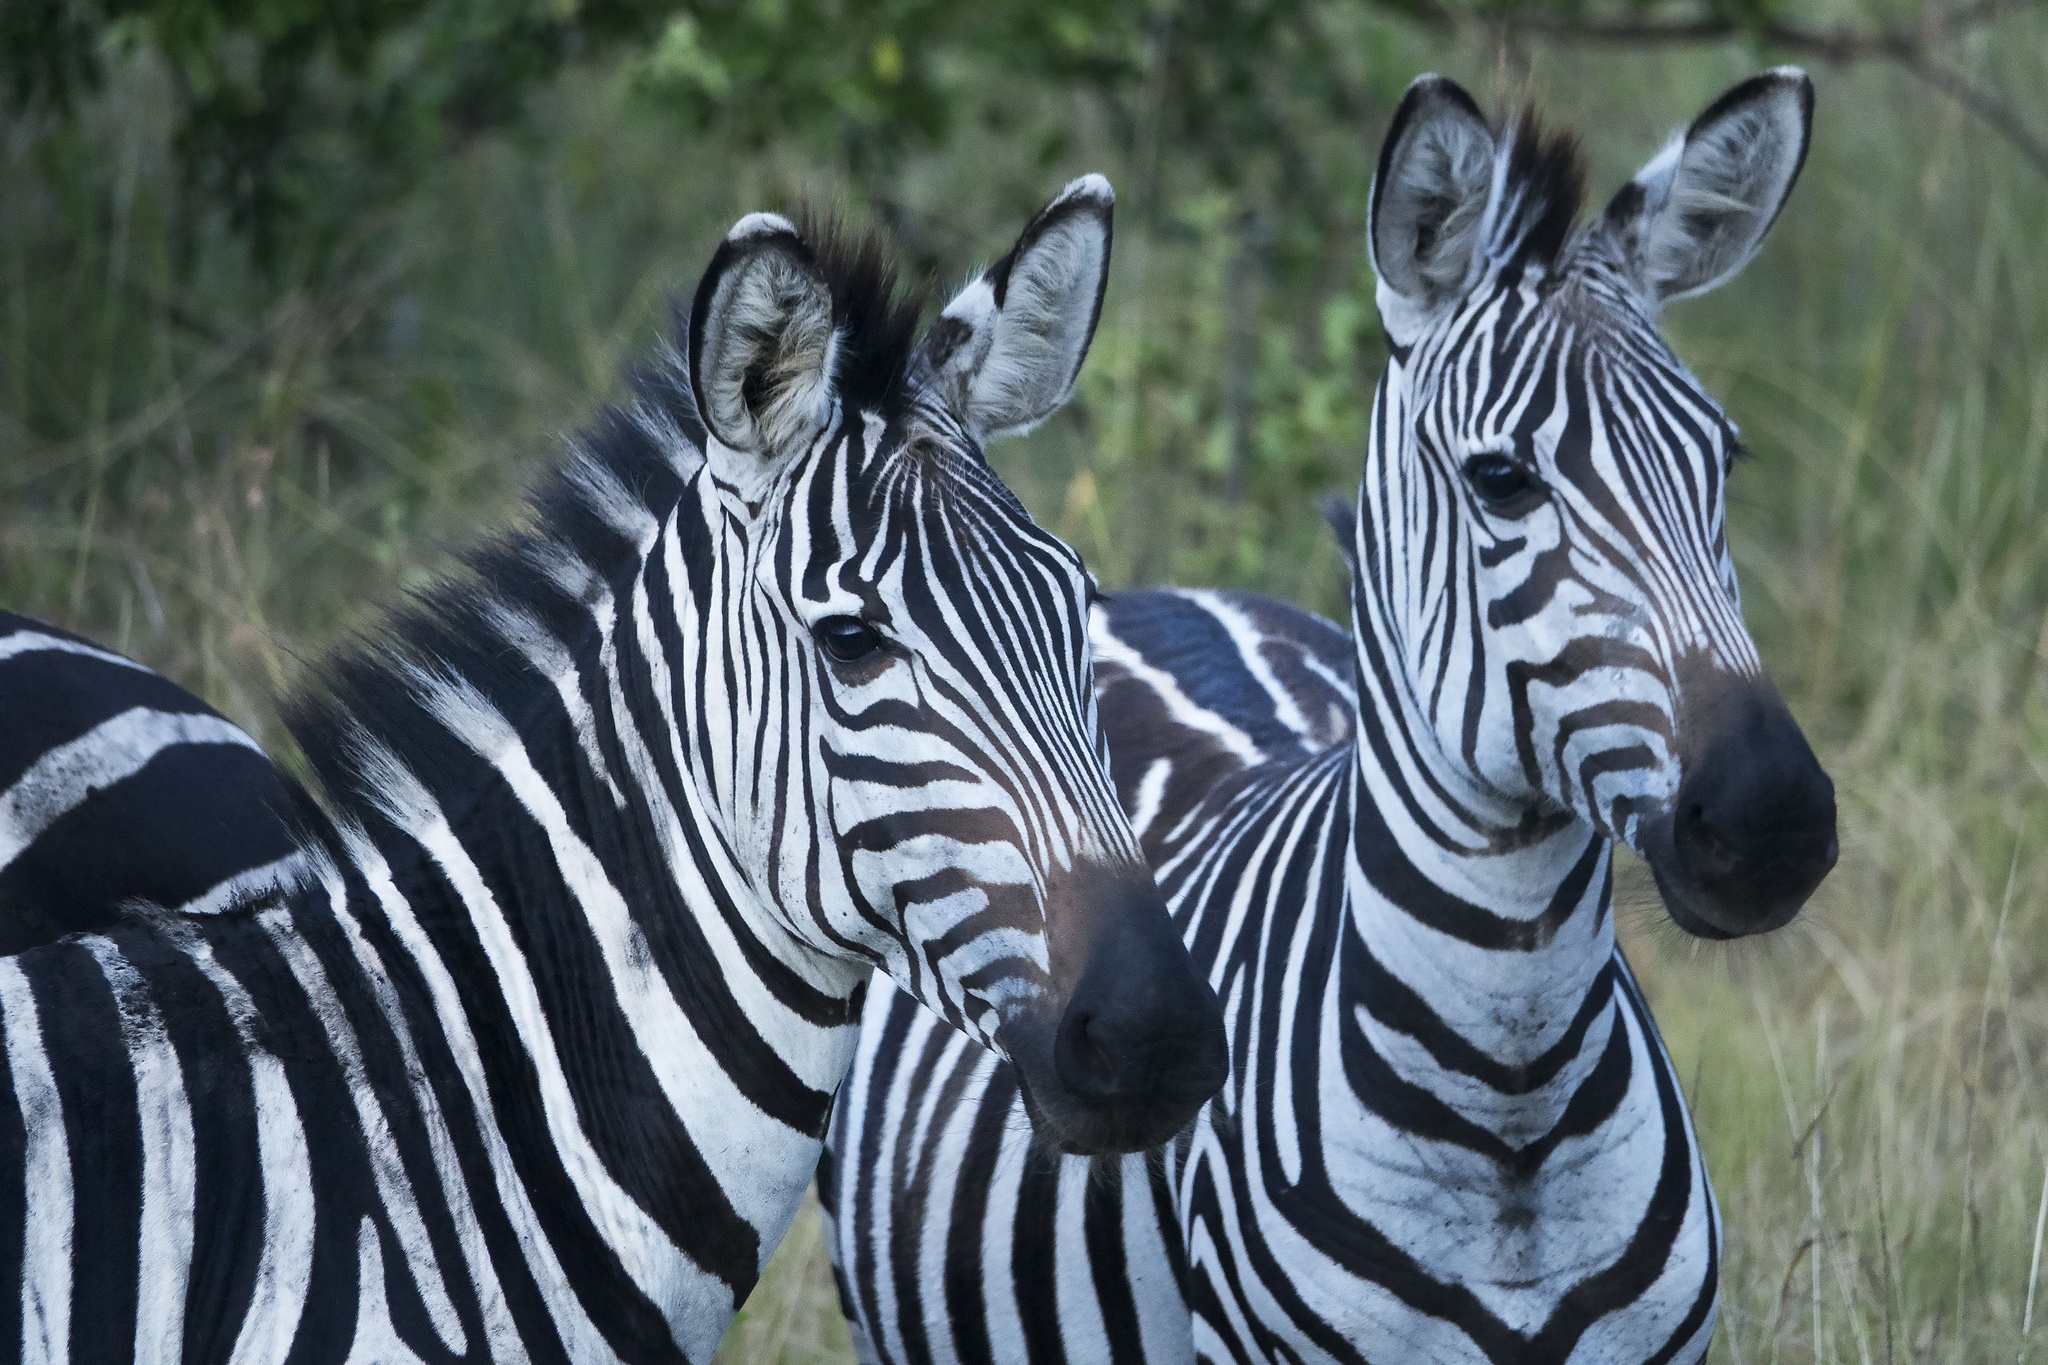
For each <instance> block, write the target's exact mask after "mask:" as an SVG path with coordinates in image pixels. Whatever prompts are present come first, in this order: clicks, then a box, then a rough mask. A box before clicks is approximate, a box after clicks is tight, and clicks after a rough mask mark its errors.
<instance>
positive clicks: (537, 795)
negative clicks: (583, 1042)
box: [430, 684, 852, 1295]
mask: <svg viewBox="0 0 2048 1365" xmlns="http://www.w3.org/2000/svg"><path fill="white" fill-rule="evenodd" d="M614 686H616V684H614ZM623 700H625V698H623V696H614V700H612V704H614V706H623ZM430 704H432V708H434V714H436V716H438V718H440V720H442V724H446V726H449V729H451V731H453V733H455V735H457V737H459V739H463V743H467V745H469V747H473V749H475V751H477V753H479V755H481V757H483V759H485V761H489V763H492V765H494V767H496V769H498V774H500V776H502V778H504V780H506V784H508V786H510V788H512V794H514V796H518V800H520V804H522V806H526V810H528V814H532V819H535V821H539V825H541V829H543V831H545V833H547V843H549V853H553V860H555V868H557V870H559V874H561V880H563V884H565V886H567V888H569V894H573V896H575V902H578V905H580V907H582V911H584V919H586V921H588V923H590V933H592V937H594V939H596V943H598V948H600V950H602V954H604V968H606V974H608V978H610V984H612V995H614V999H616V1003H618V1009H621V1013H623V1015H625V1019H627V1027H631V1029H633V1042H637V1044H639V1050H641V1054H643V1056H645V1058H647V1066H649V1068H651V1070H653V1076H655V1083H657V1085H659V1087H662V1095H664V1097H666V1099H668V1103H670V1109H674V1111H676V1115H678V1117H680V1119H682V1121H684V1126H686V1128H688V1132H690V1142H692V1144H694V1146H696V1150H698V1154H700V1156H702V1158H705V1164H707V1166H711V1175H713V1179H715V1181H717V1183H719V1189H723V1191H725V1197H727V1199H729V1201H731V1205H733V1209H735V1212H737V1214H739V1216H741V1218H745V1220H748V1222H750V1224H752V1226H754V1228H756V1230H760V1234H762V1252H764V1254H766V1252H768V1250H772V1248H774V1244H776V1242H778V1240H780V1238H782V1232H784V1230H786V1228H788V1220H791V1216H793V1214H795V1212H797V1203H799V1201H801V1199H803V1189H805V1185H809V1183H811V1171H813V1169H815V1166H817V1140H815V1138H811V1136H809V1134H803V1132H797V1130H795V1128H788V1126H786V1124H782V1121H780V1119H774V1117H770V1115H768V1113H764V1111H762V1109H760V1107H758V1105H756V1103H754V1101H752V1099H748V1093H745V1091H741V1089H739V1085H735V1083H733V1078H731V1076H729V1074H727V1072H725V1066H721V1064H719V1058H717V1056H713V1052H711V1048H709V1046H705V1040H702V1038H700V1036H698V1033H696V1027H694V1025H692V1023H690V1017H688V1013H684V1009H682V1003H680V1001H678V999H676V995H674V993H672V990H670V986H668V978H666V976H664V972H662V968H659V964H657V962H655V956H653V950H651V948H649V945H647V935H645V931H643V929H641V927H639V925H637V923H635V921H633V913H631V911H629V909H627V902H625V896H621V894H618V888H616V886H612V882H610V878H608V876H606V870H604V864H602V862H598V855H596V853H592V851H590V845H586V843H584V841H582V839H580V837H578V835H575V831H573V829H571V825H569V817H567V812H565V810H563V806H561V800H559V798H557V796H555V790H553V788H551V786H549V784H547V780H545V778H543V776H541V774H539V772H537V769H535V765H532V757H530V755H528V753H526V747H524V745H522V743H520V737H518V733H516V731H514V729H512V726H510V724H508V722H506V720H504V716H502V714H498V710H496V708H492V706H489V702H485V700H483V698H481V696H475V694H473V692H469V690H457V688H446V686H444V688H436V690H434V694H432V698H430ZM621 731H623V735H625V733H627V726H621ZM627 749H629V753H631V751H633V749H639V743H637V735H635V739H633V743H627ZM635 757H645V755H643V753H641V755H635ZM635 767H641V763H635ZM635 776H637V778H639V780H641V784H647V782H649V780H651V778H653V776H655V774H653V763H651V759H649V761H647V763H645V772H637V774H635ZM664 806H666V802H662V804H657V806H655V814H657V817H659V814H664V812H666V814H668V819H670V821H674V812H672V810H664ZM662 825H664V823H662V821H659V819H657V827H662ZM664 833H666V835H670V847H668V849H664V851H668V853H670V857H668V862H670V866H672V868H680V864H682V862H688V860H684V857H682V853H684V843H682V837H680V835H682V831H680V827H676V829H664ZM678 888H680V890H682V892H684V896H688V902H690V909H692V911H694V919H696V921H698V923H700V925H702V927H705V929H707V933H709V931H711V925H713V923H715V921H721V915H719V913H717V909H715V907H713V905H709V894H705V892H702V890H700V888H692V886H688V884H680V886H678ZM692 890H698V894H696V896H692V894H690V892H692ZM721 927H723V925H721ZM711 937H713V939H715V937H719V935H717V933H713V935H711ZM721 966H723V968H725V976H727V988H733V986H737V984H739V982H754V984H756V988H758V986H760V982H758V978H756V974H754V970H752V968H750V966H748V964H745V962H743V960H741V958H739V954H737V952H735V954H733V960H729V962H723V964H721ZM735 972H737V976H735ZM735 995H737V990H735ZM741 999H743V997H741ZM750 1019H752V1015H750ZM811 1033H813V1038H811V1040H805V1042H809V1044H811V1048H813V1050H815V1048H817V1042H821V1040H817V1033H819V1029H811ZM840 1033H842V1036H844V1046H840V1048H838V1050H831V1054H829V1060H831V1062H834V1081H838V1078H840V1076H844V1074H846V1062H848V1060H850V1048H852V1038H850V1029H842V1031H840ZM719 1283H721V1285H723V1281H719ZM725 1293H727V1295H729V1289H727V1291H725Z"/></svg>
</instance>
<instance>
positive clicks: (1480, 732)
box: [1355, 68, 1836, 937]
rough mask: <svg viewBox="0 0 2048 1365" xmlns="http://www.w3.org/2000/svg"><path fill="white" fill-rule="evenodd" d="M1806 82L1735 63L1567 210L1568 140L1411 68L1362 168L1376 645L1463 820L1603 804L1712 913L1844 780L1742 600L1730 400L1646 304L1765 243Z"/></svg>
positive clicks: (1502, 831)
mask: <svg viewBox="0 0 2048 1365" xmlns="http://www.w3.org/2000/svg"><path fill="white" fill-rule="evenodd" d="M1812 109H1813V87H1812V85H1811V83H1810V82H1809V81H1808V80H1807V78H1806V75H1805V73H1803V72H1801V71H1798V70H1796V69H1792V68H1782V69H1779V70H1776V71H1771V72H1768V73H1766V74H1764V75H1762V76H1758V77H1756V78H1754V79H1752V80H1749V81H1745V82H1743V83H1742V84H1740V85H1738V86H1736V87H1735V88H1733V89H1732V90H1730V91H1728V92H1727V93H1726V94H1724V95H1723V96H1722V97H1721V98H1720V99H1718V100H1716V101H1715V102H1714V103H1713V105H1712V106H1711V107H1709V108H1708V109H1707V110H1706V112H1704V113H1703V114H1701V115H1700V116H1699V118H1698V119H1696V120H1695V121H1694V122H1693V123H1692V125H1691V126H1690V127H1689V128H1687V129H1686V130H1685V131H1684V132H1683V133H1682V134H1679V135H1677V136H1674V137H1673V138H1672V140H1671V141H1670V143H1669V144H1668V145H1667V146H1666V147H1665V148H1664V150H1663V151H1662V152H1660V153H1659V154H1658V155H1657V156H1656V157H1655V158H1653V159H1652V160H1651V161H1650V162H1649V164H1648V165H1646V166H1645V167H1643V169H1642V170H1641V171H1640V172H1639V173H1638V174H1637V175H1636V177H1635V178H1634V179H1633V180H1632V181H1630V182H1629V183H1628V184H1627V185H1625V186H1623V188H1622V189H1621V191H1620V193H1618V194H1617V195H1616V196H1615V197H1614V199H1613V201H1612V202H1611V203H1610V204H1609V205H1608V207H1607V210H1606V211H1605V213H1604V214H1603V215H1602V216H1601V217H1600V218H1599V219H1598V220H1597V221H1596V222H1594V223H1593V224H1592V225H1591V226H1590V227H1588V228H1585V229H1583V230H1575V221H1576V219H1577V216H1578V211H1579V207H1580V195H1581V193H1582V190H1583V175H1582V172H1581V170H1580V168H1579V163H1578V160H1577V154H1576V149H1575V147H1574V145H1573V144H1572V142H1571V141H1570V140H1569V139H1565V138H1545V137H1544V136H1543V135H1541V134H1539V132H1538V131H1537V129H1536V127H1535V124H1534V121H1533V119H1532V118H1529V117H1524V118H1523V119H1521V120H1520V121H1518V122H1517V123H1515V124H1513V125H1511V126H1509V127H1507V128H1506V129H1505V130H1496V128H1495V127H1494V126H1493V125H1491V124H1490V123H1489V122H1488V121H1487V120H1486V119H1485V118H1484V117H1482V116H1481V114H1480V112H1479V110H1478V108H1477V106H1476V105H1475V104H1474V103H1473V100H1472V98H1471V96H1470V95H1468V94H1467V93H1466V92H1465V91H1464V90H1462V89H1460V88H1459V87H1458V86H1456V85H1455V84H1453V83H1451V82H1450V81H1447V80H1443V79H1441V78H1438V77H1434V76H1425V77H1422V78H1421V79H1419V80H1418V81H1416V82H1415V84H1414V85H1413V86H1411V87H1410V88H1409V91H1408V94H1407V96H1406V98H1405V99H1404V100H1403V101H1402V103H1401V105H1400V108H1399V110H1398V112H1397V113H1396V114H1395V116H1394V122H1393V126H1392V128H1391V129H1390V130H1389V132H1388V134H1387V140H1386V143H1385V146H1384V147H1383V149H1382V151H1381V154H1380V162H1379V168H1378V172H1377V174H1376V176H1375V178H1374V182H1373V198H1372V208H1371V215H1370V242H1371V250H1372V255H1373V266H1374V270H1375V271H1376V273H1377V275H1378V280H1379V283H1378V291H1379V306H1380V312H1381V316H1382V319H1383V322H1384V325H1385V327H1386V330H1387V334H1388V339H1389V344H1390V347H1391V350H1392V359H1391V360H1390V362H1389V365H1388V369H1387V373H1386V376H1385V378H1384V379H1383V380H1382V383H1381V387H1380V391H1379V396H1378V402H1377V405H1376V409H1375V416H1374V425H1373V432H1372V454H1371V455H1370V456H1369V457H1368V468H1367V471H1366V477H1365V487H1364V492H1363V495H1362V499H1361V502H1360V507H1359V518H1358V540H1357V563H1358V568H1359V573H1358V575H1357V579H1356V584H1355V597H1356V609H1357V612H1358V617H1359V624H1360V636H1361V640H1366V639H1367V638H1368V637H1372V638H1377V639H1378V640H1381V641H1384V642H1385V645H1384V647H1383V650H1382V652H1383V656H1384V657H1382V658H1381V659H1379V660H1378V661H1377V662H1375V661H1374V660H1372V659H1368V660H1367V661H1366V662H1367V673H1368V675H1370V674H1371V673H1372V671H1373V670H1374V669H1375V668H1377V669H1378V670H1379V671H1380V674H1381V682H1380V687H1381V688H1385V687H1386V686H1387V680H1388V679H1399V680H1400V683H1399V685H1398V686H1396V687H1395V688H1394V689H1393V690H1395V691H1398V692H1399V693H1400V694H1401V695H1402V700H1401V701H1400V702H1399V704H1398V705H1397V706H1396V707H1395V708H1394V709H1395V711H1396V712H1397V713H1398V714H1399V715H1400V720H1399V724H1400V725H1401V726H1402V727H1404V728H1405V729H1407V730H1409V731H1410V732H1411V733H1414V732H1422V733H1427V732H1433V735H1434V742H1435V745H1436V746H1437V747H1439V748H1440V749H1441V750H1442V751H1443V753H1444V755H1445V756H1446V757H1447V759H1448V760H1449V761H1448V762H1447V763H1445V764H1443V765H1441V766H1442V767H1443V769H1444V773H1445V775H1444V776H1443V777H1442V778H1441V779H1440V783H1439V785H1438V786H1437V787H1436V789H1435V792H1434V795H1435V797H1436V798H1440V799H1441V800H1442V802H1443V803H1444V806H1445V808H1447V809H1450V810H1453V811H1460V812H1463V813H1464V816H1465V822H1466V825H1467V828H1468V830H1470V831H1472V832H1474V833H1477V834H1479V835H1480V837H1482V838H1490V839H1491V840H1493V841H1494V842H1496V843H1497V844H1500V845H1501V846H1509V845H1512V844H1513V843H1515V842H1516V841H1517V839H1518V838H1527V837H1530V835H1531V834H1533V833H1534V832H1536V831H1539V830H1541V829H1542V828H1544V827H1548V826H1554V824H1555V822H1556V821H1557V820H1559V819H1563V818H1568V817H1567V816H1566V815H1565V813H1566V812H1569V813H1570V814H1571V815H1576V816H1577V817H1579V818H1582V819H1585V820H1588V821H1591V822H1592V823H1593V825H1594V826H1595V827H1596V828H1598V829H1600V830H1602V831H1604V832H1606V833H1608V834H1610V835H1611V836H1613V837H1615V838H1618V839H1621V840H1623V841H1624V842H1626V843H1628V844H1629V845H1630V846H1631V847H1633V848H1634V849H1635V850H1636V851H1637V852H1639V853H1641V854H1642V855H1643V856H1644V857H1645V858H1646V859H1647V860H1648V861H1649V863H1650V865H1651V867H1652V869H1653V870H1654V871H1655V874H1656V877H1657V881H1658V885H1659V887H1660V889H1661V890H1662V892H1663V895H1664V900H1665V904H1666V906H1667V907H1668V908H1669V910H1670V912H1671V914H1672V917H1673V918H1674V919H1675V920H1676V921H1677V922H1678V923H1679V924H1680V925H1681V926H1682V927H1684V928H1686V929H1687V930H1689V931H1691V932H1693V933H1696V934H1702V935H1706V936H1710V937H1731V936H1735V935H1741V934H1747V933H1753V932H1758V931H1762V930H1767V929H1772V928H1776V927H1777V926H1779V925H1781V924H1783V923H1785V922H1786V921H1787V920H1789V919H1790V918H1791V917H1792V916H1793V915H1794V914H1796V913H1797V912H1798V910H1799V907H1800V906H1801V905H1802V904H1803V903H1804V902H1805V900H1806V898H1807V896H1808V895H1809V894H1811V892H1812V891H1813V889H1814V888H1815V887H1816V886H1817V885H1818V884H1819V883H1820V881H1821V879H1822V878H1823V877H1824V876H1826V874H1827V872H1828V870H1829V868H1831V867H1832V866H1833V865H1834V861H1835V849H1836V845H1835V805H1834V788H1833V785H1832V784H1831V783H1830V781H1829V780H1828V777H1827V775H1826V773H1825V772H1823V771H1822V769H1821V767H1820V765H1819V763H1818V762H1817V761H1816V760H1815V758H1814V755H1813V751H1812V749H1811V748H1810V747H1809V746H1808V744H1807V742H1806V739H1805V737H1804V736H1803V735H1802V734H1801V733H1800V730H1799V727H1798V726H1797V725H1796V724H1795V723H1794V721H1793V720H1792V717H1791V715H1790V713H1789V712H1788V711H1787V710H1786V708H1785V705H1784V703H1783V702H1782V701H1781V700H1780V699H1779V697H1778V694H1777V692H1776V691H1775V689H1774V688H1773V687H1772V685H1771V682H1770V680H1769V679H1768V678H1767V677H1766V675H1765V673H1764V670H1763V667H1762V665H1761V663H1760V662H1759V660H1758V658H1757V652H1756V646H1755V644H1754V643H1753V642H1752V641H1751V639H1750V636H1749V633H1748V631H1747V630H1746V629H1745V627H1744V625H1743V621H1742V613H1741V607H1740V602H1739V599H1738V596H1737V591H1736V584H1735V571H1734V565H1733V561H1732V560H1731V558H1730V556H1729V552H1728V540H1727V527H1726V513H1727V479H1728V473H1729V466H1730V462H1731V460H1732V459H1733V458H1734V457H1735V455H1736V454H1737V453H1738V451H1739V449H1740V447H1739V444H1738V441H1737V439H1736V431H1735V428H1734V426H1733V425H1732V424H1731V423H1730V421H1729V420H1728V418H1727V417H1726V416H1725V415H1724V414H1723V413H1722V411H1721V408H1720V406H1719V405H1718V404H1717V403H1716V402H1715V401H1714V399H1713V398H1712V397H1711V396H1709V395H1708V394H1707V392H1706V391H1705V390H1704V389H1703V388H1702V387H1701V386H1700V384H1699V381H1698V380H1696V379H1695V378H1694V377H1693V376H1692V375H1691V373H1689V372H1688V371H1687V369H1686V368H1685V366H1684V365H1683V364H1682V363H1681V362H1680V361H1679V360H1678V358H1677V356H1675V355H1674V354H1673V353H1672V351H1671V349H1670V347H1669V346H1667V345H1666V344H1665V342H1664V340H1663V338H1662V337H1661V336H1660V335H1659V334H1658V331H1657V326H1656V321H1657V314H1658V310H1659V309H1660V307H1661V306H1662V305H1663V304H1664V302H1665V301H1667V300H1670V299H1676V298H1683V297H1686V296H1688V295H1692V294H1697V293H1700V292H1702V291H1704V290H1707V289H1711V288H1713V287H1715V286H1716V285H1719V284H1720V283H1722V282H1723V281H1725V280H1727V279H1728V278H1730V277H1731V276H1733V275H1734V274H1735V273H1736V272H1737V271H1738V270H1740V269H1741V268H1742V266H1743V265H1744V264H1745V263H1746V262H1747V261H1748V260H1749V258H1750V257H1751V256H1752V255H1753V254H1755V252H1756V250H1757V248H1758V246H1759V244H1760V243H1761V241H1762V239H1763V236H1764V234H1765V232H1766V231H1768V230H1769V228H1770V226H1771V223H1772V221H1773V220H1774V219H1775V218H1776V217H1777V215H1778V211H1779V209H1780V208H1781V207H1782V206H1783V205H1784V202H1785V199H1786V197H1787V195H1788V194H1789V193H1790V192H1791V189H1792V184H1793V182H1794V180H1795V179H1796V178H1797V176H1798V174H1799V169H1800V166H1801V163H1802V162H1803V161H1804V159H1805V155H1806V146H1807V138H1808V133H1809V129H1810V125H1811V116H1812ZM1365 681H1366V683H1367V686H1368V689H1369V690H1375V689H1374V679H1373V678H1372V677H1371V676H1368V677H1367V678H1366V679H1365ZM1480 813H1483V814H1480ZM1451 818H1453V819H1456V818H1458V817H1456V816H1453V817H1451Z"/></svg>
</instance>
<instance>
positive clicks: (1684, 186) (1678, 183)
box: [1606, 66, 1813, 304]
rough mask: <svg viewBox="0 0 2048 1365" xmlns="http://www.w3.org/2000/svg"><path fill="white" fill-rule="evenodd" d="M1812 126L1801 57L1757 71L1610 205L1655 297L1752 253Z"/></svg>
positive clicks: (1700, 288)
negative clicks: (1789, 63) (1797, 61)
mask: <svg viewBox="0 0 2048 1365" xmlns="http://www.w3.org/2000/svg"><path fill="white" fill-rule="evenodd" d="M1812 132H1813V82H1812V81H1811V80H1809V79H1807V75H1806V73H1805V72H1804V71H1801V70H1800V69H1799V68H1798V67H1796V66H1781V67H1779V68H1777V69H1776V70H1775V71H1766V72H1765V73H1764V74H1763V75H1761V76H1752V77H1751V78H1750V79H1748V80H1746V81H1744V82H1742V84H1740V85H1738V86H1736V87H1735V88H1734V89H1732V90H1730V91H1728V93H1726V94H1725V95H1723V96H1721V98H1719V99H1717V100H1715V101H1714V102H1713V104H1711V105H1709V106H1708V108H1707V111H1706V112H1705V113H1703V114H1701V115H1700V116H1699V117H1698V118H1697V119H1694V120H1693V124H1692V126H1691V127H1690V128H1688V129H1686V130H1685V132H1684V133H1683V134H1682V135H1678V136H1674V137H1673V138H1672V139H1671V141H1670V142H1668V143H1666V144H1665V146H1664V150H1663V151H1661V152H1659V153H1658V154H1657V155H1656V156H1655V157H1653V158H1652V159H1651V161H1650V163H1649V164H1648V165H1647V166H1644V167H1643V168H1642V170H1640V171H1638V172H1636V178H1635V179H1634V180H1631V181H1630V182H1629V183H1628V184H1626V185H1624V186H1622V187H1621V192H1620V193H1619V194H1617V195H1615V196H1614V201H1613V202H1612V203H1610V204H1609V205H1608V206H1607V214H1606V227H1607V230H1608V231H1610V232H1613V233H1615V234H1617V235H1618V236H1619V237H1620V239H1621V242H1622V246H1623V249H1624V251H1625V252H1626V253H1627V254H1628V256H1629V259H1630V260H1631V261H1632V262H1633V263H1634V265H1635V267H1636V271H1637V274H1638V276H1639V277H1640V279H1641V281H1642V284H1643V290H1644V292H1645V293H1646V294H1647V295H1648V296H1649V298H1650V301H1651V302H1652V303H1653V304H1663V303H1666V302H1668V301H1670V300H1672V299H1682V298H1686V297H1688V296H1690V295H1693V294H1701V293H1705V292H1706V291H1707V290H1709V289H1712V288H1714V287H1715V286H1716V285H1719V284H1722V283H1723V282H1725V281H1726V280H1728V279H1729V278H1730V277H1731V276H1733V275H1734V274H1735V272H1736V271H1738V270H1740V269H1742V267H1743V266H1745V265H1747V264H1748V263H1749V258H1750V257H1752V256H1754V255H1756V252H1757V248H1758V247H1760V246H1761V245H1763V240H1764V234H1765V233H1767V232H1769V231H1770V229H1771V224H1772V223H1774V222H1776V221H1777V217H1778V211H1779V210H1780V209H1782V208H1784V207H1785V200H1786V198H1787V197H1789V196H1790V195H1791V193H1792V185H1793V182H1794V181H1796V180H1797V179H1798V178H1799V168H1800V167H1801V166H1802V165H1804V164H1805V162H1806V147H1807V142H1808V140H1809V139H1810V138H1811V136H1812Z"/></svg>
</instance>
